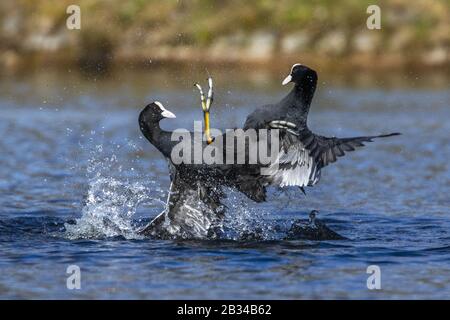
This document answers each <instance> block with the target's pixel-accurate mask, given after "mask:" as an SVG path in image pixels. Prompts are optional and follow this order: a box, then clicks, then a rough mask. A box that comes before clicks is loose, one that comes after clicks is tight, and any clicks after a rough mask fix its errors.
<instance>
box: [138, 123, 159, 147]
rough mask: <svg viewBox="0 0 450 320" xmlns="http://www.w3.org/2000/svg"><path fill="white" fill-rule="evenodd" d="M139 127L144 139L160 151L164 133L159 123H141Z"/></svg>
mask: <svg viewBox="0 0 450 320" xmlns="http://www.w3.org/2000/svg"><path fill="white" fill-rule="evenodd" d="M139 125H140V127H141V131H142V133H143V134H144V137H145V138H147V140H148V141H150V142H151V143H152V144H153V145H154V146H155V147H156V148H158V149H159V140H160V137H161V133H162V131H163V130H162V129H161V127H160V126H159V121H156V120H153V121H139Z"/></svg>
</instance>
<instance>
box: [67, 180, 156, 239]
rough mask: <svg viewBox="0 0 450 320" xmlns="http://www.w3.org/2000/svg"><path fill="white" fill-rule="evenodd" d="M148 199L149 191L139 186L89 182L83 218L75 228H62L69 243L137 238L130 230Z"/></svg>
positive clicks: (111, 181) (110, 182)
mask: <svg viewBox="0 0 450 320" xmlns="http://www.w3.org/2000/svg"><path fill="white" fill-rule="evenodd" d="M146 199H148V190H147V188H146V187H145V186H143V185H141V184H140V183H128V182H123V181H119V180H117V179H114V178H98V179H95V180H93V181H91V183H90V186H89V191H88V195H87V198H86V203H85V205H84V207H83V209H82V216H81V218H79V219H76V223H75V224H68V223H66V224H65V227H66V236H67V237H68V238H70V239H80V238H103V237H115V236H123V237H125V238H127V239H134V238H140V236H139V235H137V234H136V232H135V228H134V226H133V220H132V218H133V215H134V214H135V213H136V209H137V206H138V205H139V204H140V203H141V202H143V201H144V200H146Z"/></svg>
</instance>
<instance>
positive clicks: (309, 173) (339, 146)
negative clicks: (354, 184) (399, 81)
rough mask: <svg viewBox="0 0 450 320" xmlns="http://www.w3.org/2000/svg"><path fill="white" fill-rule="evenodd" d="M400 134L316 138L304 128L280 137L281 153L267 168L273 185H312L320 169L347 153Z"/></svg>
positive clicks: (318, 176)
mask: <svg viewBox="0 0 450 320" xmlns="http://www.w3.org/2000/svg"><path fill="white" fill-rule="evenodd" d="M395 135H399V133H391V134H384V135H377V136H363V137H353V138H335V137H331V138H328V137H323V136H319V135H315V134H314V133H312V132H311V131H310V130H308V129H305V130H303V131H302V132H301V133H299V135H298V136H297V135H293V134H290V133H284V134H282V135H280V138H281V146H280V152H279V154H278V157H277V159H276V161H275V162H273V163H272V164H271V165H270V166H269V168H268V175H269V177H270V183H271V184H276V185H279V186H281V187H283V186H299V187H305V186H312V185H314V184H316V183H317V182H318V181H319V180H320V173H321V169H322V168H323V167H325V166H327V165H328V164H330V163H333V162H335V161H336V160H337V158H339V157H342V156H344V155H345V154H346V153H347V152H350V151H354V150H356V149H357V148H359V147H363V146H364V143H366V142H372V141H373V139H376V138H386V137H391V136H395Z"/></svg>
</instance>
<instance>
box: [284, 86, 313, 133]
mask: <svg viewBox="0 0 450 320" xmlns="http://www.w3.org/2000/svg"><path fill="white" fill-rule="evenodd" d="M315 91H316V82H313V83H307V85H305V84H304V83H302V84H298V83H296V84H295V86H294V88H292V90H291V92H290V93H289V94H288V95H287V96H286V98H285V101H284V103H285V104H286V105H287V106H288V108H289V110H288V114H289V117H290V118H291V119H293V120H295V121H296V122H297V125H299V126H306V121H307V118H308V112H309V107H310V106H311V101H312V99H313V96H314V92H315Z"/></svg>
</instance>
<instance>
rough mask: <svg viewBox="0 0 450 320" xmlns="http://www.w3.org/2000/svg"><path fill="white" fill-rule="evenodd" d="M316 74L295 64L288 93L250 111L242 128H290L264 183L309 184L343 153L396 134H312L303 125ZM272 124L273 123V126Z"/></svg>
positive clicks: (283, 184) (281, 135) (289, 78)
mask: <svg viewBox="0 0 450 320" xmlns="http://www.w3.org/2000/svg"><path fill="white" fill-rule="evenodd" d="M317 79H318V77H317V73H316V72H315V71H314V70H312V69H310V68H308V67H307V66H304V65H301V64H295V65H294V66H293V67H292V69H291V72H290V74H289V75H288V76H287V77H286V79H285V80H284V81H283V84H287V83H289V82H293V83H294V87H293V89H292V90H291V91H290V92H289V94H288V95H287V96H286V97H285V98H283V99H282V100H281V101H280V102H278V103H276V104H270V105H266V106H262V107H260V108H258V109H256V110H255V111H254V112H253V113H251V114H250V115H249V116H248V117H247V119H246V121H245V125H244V129H270V128H274V127H275V128H277V127H278V124H279V123H289V124H290V129H289V130H285V131H283V132H281V133H280V139H281V141H280V154H279V157H278V159H277V161H276V163H275V164H272V165H271V167H272V168H273V170H272V172H271V175H270V176H269V177H267V184H272V185H279V186H299V187H301V188H302V187H305V186H312V185H314V184H316V183H317V182H318V181H319V179H320V173H321V169H322V168H323V167H325V166H327V165H328V164H330V163H333V162H335V161H336V160H337V158H339V157H342V156H344V155H345V154H346V152H349V151H354V150H355V149H356V148H358V147H362V146H364V143H365V142H371V141H372V140H373V139H375V138H385V137H391V136H395V135H399V133H390V134H383V135H374V136H362V137H351V138H335V137H324V136H320V135H317V134H315V133H313V132H312V131H311V130H310V129H309V128H308V125H307V121H308V113H309V109H310V106H311V102H312V99H313V96H314V92H315V90H316V86H317ZM274 123H275V125H274Z"/></svg>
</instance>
